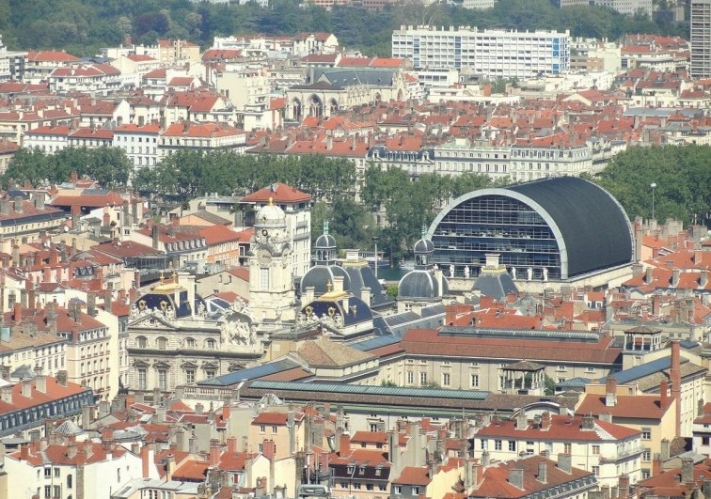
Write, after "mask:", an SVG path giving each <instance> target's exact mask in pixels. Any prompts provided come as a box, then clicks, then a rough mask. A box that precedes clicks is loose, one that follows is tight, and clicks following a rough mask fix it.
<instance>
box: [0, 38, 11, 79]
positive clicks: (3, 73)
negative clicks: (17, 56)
mask: <svg viewBox="0 0 711 499" xmlns="http://www.w3.org/2000/svg"><path fill="white" fill-rule="evenodd" d="M10 79H11V75H10V56H9V55H8V53H7V47H6V46H5V45H3V43H2V35H0V81H6V80H10Z"/></svg>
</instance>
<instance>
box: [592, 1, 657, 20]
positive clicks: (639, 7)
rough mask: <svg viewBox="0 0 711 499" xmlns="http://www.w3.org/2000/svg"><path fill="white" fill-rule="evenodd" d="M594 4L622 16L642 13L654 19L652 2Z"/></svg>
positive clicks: (601, 2)
mask: <svg viewBox="0 0 711 499" xmlns="http://www.w3.org/2000/svg"><path fill="white" fill-rule="evenodd" d="M593 3H594V5H599V6H600V7H608V8H610V9H612V10H616V11H617V12H619V13H620V14H625V15H630V16H631V15H634V14H637V13H638V12H641V13H642V14H646V15H647V16H648V17H649V18H650V19H651V18H652V0H594V1H593Z"/></svg>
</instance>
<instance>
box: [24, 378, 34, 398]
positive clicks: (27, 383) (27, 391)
mask: <svg viewBox="0 0 711 499" xmlns="http://www.w3.org/2000/svg"><path fill="white" fill-rule="evenodd" d="M22 396H23V397H25V398H28V399H31V398H32V380H31V379H23V380H22Z"/></svg>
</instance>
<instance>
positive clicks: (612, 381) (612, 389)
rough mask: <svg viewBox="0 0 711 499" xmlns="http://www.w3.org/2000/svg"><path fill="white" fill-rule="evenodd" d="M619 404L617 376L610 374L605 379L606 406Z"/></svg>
mask: <svg viewBox="0 0 711 499" xmlns="http://www.w3.org/2000/svg"><path fill="white" fill-rule="evenodd" d="M616 404H617V378H615V377H614V376H608V377H607V379H606V380H605V406H606V407H615V405H616Z"/></svg>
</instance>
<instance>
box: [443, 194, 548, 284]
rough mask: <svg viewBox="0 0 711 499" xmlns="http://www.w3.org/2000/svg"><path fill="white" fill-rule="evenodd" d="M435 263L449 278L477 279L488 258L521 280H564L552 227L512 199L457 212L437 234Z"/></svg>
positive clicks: (474, 202)
mask: <svg viewBox="0 0 711 499" xmlns="http://www.w3.org/2000/svg"><path fill="white" fill-rule="evenodd" d="M432 242H433V243H434V246H435V253H434V263H436V264H437V265H439V266H440V267H442V268H443V270H444V271H445V274H447V275H449V273H448V269H449V268H450V266H454V272H455V276H459V277H461V276H464V275H465V272H466V271H465V267H469V273H470V275H471V276H477V275H478V274H479V269H480V268H481V267H482V266H483V265H484V264H485V262H486V254H487V253H498V254H499V255H500V260H499V261H500V262H501V264H502V265H504V266H506V268H507V270H508V271H509V273H510V274H512V276H515V278H517V279H534V280H547V279H560V278H561V275H562V274H561V257H560V250H559V247H558V242H557V240H556V238H555V235H554V234H553V231H552V230H551V228H550V227H549V226H548V223H547V222H546V221H545V220H544V219H543V217H541V216H540V215H539V214H538V213H537V212H536V211H535V210H534V209H532V208H531V207H529V206H528V205H526V204H524V203H522V202H520V201H518V200H516V199H512V198H509V197H505V196H497V195H488V196H480V197H475V198H472V199H468V200H466V201H463V202H462V203H460V204H459V205H458V206H455V207H453V208H452V209H451V210H450V211H449V213H447V214H446V215H445V216H444V218H443V219H442V220H441V221H440V223H439V224H438V225H437V227H436V228H435V230H434V233H433V234H432Z"/></svg>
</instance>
